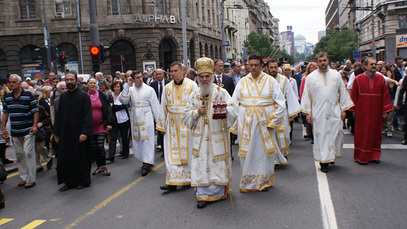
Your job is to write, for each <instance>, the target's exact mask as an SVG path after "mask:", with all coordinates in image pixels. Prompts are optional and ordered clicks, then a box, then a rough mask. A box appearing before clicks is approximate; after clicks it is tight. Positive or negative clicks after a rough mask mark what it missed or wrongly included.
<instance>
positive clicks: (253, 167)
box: [231, 72, 288, 192]
mask: <svg viewBox="0 0 407 229" xmlns="http://www.w3.org/2000/svg"><path fill="white" fill-rule="evenodd" d="M232 99H233V102H234V103H236V104H239V115H238V118H237V121H236V123H237V125H235V124H236V123H235V124H234V125H233V127H232V128H231V132H232V133H234V134H237V135H238V139H239V157H240V162H241V167H242V178H241V181H240V191H241V192H248V191H261V190H263V189H264V188H268V187H270V186H273V182H274V157H275V154H277V153H278V151H279V148H278V147H277V139H275V138H276V137H275V136H276V130H284V129H285V128H288V127H286V126H285V121H284V120H285V119H284V116H285V115H286V109H285V99H284V96H283V93H282V92H281V89H280V86H279V85H278V83H277V81H276V80H275V79H274V78H273V77H272V76H270V75H267V74H266V73H264V72H262V73H260V75H259V76H258V77H257V79H255V78H253V76H252V75H251V74H248V75H247V76H245V77H243V78H242V79H241V80H240V81H239V83H238V84H237V85H236V89H235V92H234V93H233V97H232ZM267 127H269V128H272V129H271V130H269V129H268V128H267Z"/></svg>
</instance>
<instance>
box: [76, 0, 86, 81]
mask: <svg viewBox="0 0 407 229" xmlns="http://www.w3.org/2000/svg"><path fill="white" fill-rule="evenodd" d="M76 8H77V10H78V36H79V53H80V55H81V73H82V74H83V73H84V70H83V69H84V67H83V50H82V34H81V29H82V23H81V8H80V1H79V0H78V1H76Z"/></svg>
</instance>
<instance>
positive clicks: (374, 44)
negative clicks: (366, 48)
mask: <svg viewBox="0 0 407 229" xmlns="http://www.w3.org/2000/svg"><path fill="white" fill-rule="evenodd" d="M374 18H375V15H374V0H372V57H373V58H376V39H375V29H374V25H375V23H374Z"/></svg>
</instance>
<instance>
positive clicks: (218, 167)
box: [181, 57, 237, 208]
mask: <svg viewBox="0 0 407 229" xmlns="http://www.w3.org/2000/svg"><path fill="white" fill-rule="evenodd" d="M213 67H214V62H213V60H212V59H210V58H207V57H203V58H199V59H198V60H197V61H196V62H195V68H196V70H197V73H198V79H199V88H198V89H196V90H195V91H193V92H192V93H191V95H190V96H189V99H188V105H187V108H186V109H185V110H184V112H183V114H182V116H181V119H182V121H183V122H184V123H185V125H186V126H188V128H190V129H191V131H192V132H193V133H194V134H193V135H192V139H191V140H190V143H191V144H192V159H191V186H192V187H196V192H195V195H196V198H197V200H198V205H197V207H198V208H204V207H206V206H207V202H214V201H219V200H223V199H225V198H226V197H227V193H226V190H227V186H228V183H229V184H230V174H229V173H230V171H229V170H230V168H231V165H232V161H231V158H230V147H229V146H230V134H229V133H230V132H229V128H230V127H231V126H232V125H233V123H234V121H235V119H236V116H237V105H236V104H235V103H233V101H232V99H231V97H230V95H229V93H228V92H227V91H226V90H225V89H223V88H222V87H219V86H218V85H216V84H214V83H213V82H214V77H213ZM229 188H230V187H229Z"/></svg>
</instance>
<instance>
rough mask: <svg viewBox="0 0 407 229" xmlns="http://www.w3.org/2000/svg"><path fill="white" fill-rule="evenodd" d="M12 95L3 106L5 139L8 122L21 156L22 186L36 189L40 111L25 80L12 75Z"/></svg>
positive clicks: (15, 147)
mask: <svg viewBox="0 0 407 229" xmlns="http://www.w3.org/2000/svg"><path fill="white" fill-rule="evenodd" d="M9 82H10V89H11V92H9V93H7V94H6V96H5V98H4V104H3V117H2V138H3V139H5V140H9V138H10V135H9V133H8V131H7V129H6V124H7V121H8V118H9V117H10V123H11V130H10V132H11V136H12V137H13V142H14V150H15V152H16V156H17V165H18V171H19V176H20V178H21V181H20V182H19V183H18V186H24V187H25V188H31V187H34V186H35V181H36V165H35V150H34V146H35V134H36V133H37V121H38V107H37V100H36V99H35V96H34V94H32V93H31V92H30V91H27V90H24V89H23V88H22V87H21V83H22V82H21V77H20V76H19V75H17V74H11V75H10V78H9Z"/></svg>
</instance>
